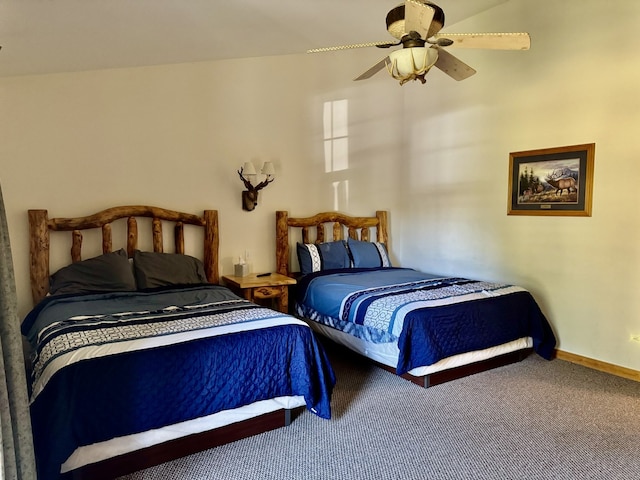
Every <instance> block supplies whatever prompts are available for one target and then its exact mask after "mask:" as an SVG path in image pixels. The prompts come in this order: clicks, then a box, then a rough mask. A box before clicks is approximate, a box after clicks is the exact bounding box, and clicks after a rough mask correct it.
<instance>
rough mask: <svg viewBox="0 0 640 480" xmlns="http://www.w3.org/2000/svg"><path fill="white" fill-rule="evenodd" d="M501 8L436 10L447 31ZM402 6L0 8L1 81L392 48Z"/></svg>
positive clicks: (134, 0) (468, 5)
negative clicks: (381, 45)
mask: <svg viewBox="0 0 640 480" xmlns="http://www.w3.org/2000/svg"><path fill="white" fill-rule="evenodd" d="M506 1H508V0H436V2H437V3H438V5H439V6H440V7H442V9H443V10H444V12H445V15H446V26H451V25H453V24H455V23H456V22H459V21H461V20H463V19H465V18H468V17H471V16H473V15H475V14H477V13H479V12H481V11H484V10H487V9H489V8H492V7H494V6H495V5H498V4H500V3H504V2H506ZM399 3H400V0H229V1H226V2H222V1H220V0H0V45H1V46H2V49H1V50H0V77H6V76H14V75H29V74H43V73H55V72H70V71H81V70H93V69H103V68H117V67H133V66H143V65H160V64H171V63H184V62H199V61H208V60H221V59H228V58H247V57H260V56H268V55H286V54H295V53H304V52H305V51H306V50H308V49H310V48H316V47H323V46H332V45H344V44H353V43H363V42H376V41H387V40H391V41H392V40H393V38H392V37H391V36H389V34H388V33H387V32H386V26H385V16H386V14H387V12H388V11H389V10H390V9H391V8H393V7H394V6H396V5H397V4H399ZM446 26H445V29H446ZM450 31H451V30H450Z"/></svg>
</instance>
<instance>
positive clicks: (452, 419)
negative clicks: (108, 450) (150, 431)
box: [122, 352, 640, 480]
mask: <svg viewBox="0 0 640 480" xmlns="http://www.w3.org/2000/svg"><path fill="white" fill-rule="evenodd" d="M331 358H332V364H333V367H334V369H335V372H336V376H337V379H338V383H337V385H336V389H335V391H334V394H333V399H332V408H333V418H332V419H331V420H322V419H320V418H318V417H316V416H315V415H313V414H311V413H309V412H307V411H305V412H304V413H302V414H301V415H300V416H299V417H298V418H296V419H295V421H294V422H293V423H292V424H291V425H290V426H289V427H286V428H282V429H278V430H275V431H272V432H267V433H264V434H261V435H258V436H255V437H251V438H248V439H244V440H241V441H238V442H234V443H232V444H229V445H224V446H222V447H218V448H214V449H211V450H208V451H205V452H202V453H199V454H195V455H191V456H189V457H185V458H182V459H179V460H176V461H174V462H169V463H167V464H164V465H160V466H158V467H154V468H150V469H147V470H143V471H141V472H137V473H134V474H132V475H128V476H125V477H122V479H123V480H125V479H126V480H142V479H145V480H147V479H148V480H151V479H154V480H157V479H176V480H178V479H179V480H183V479H184V480H187V479H189V480H200V479H234V480H235V479H243V480H244V479H246V480H268V479H279V480H282V479H305V480H307V479H309V480H312V479H318V480H320V479H322V480H325V479H353V480H358V479H362V480H365V479H366V480H368V479H398V480H409V479H421V480H422V479H429V480H436V479H474V480H476V479H525V478H526V479H571V480H575V479H603V480H612V479H625V480H626V479H636V478H640V383H637V382H633V381H631V380H625V379H621V378H618V377H614V376H610V375H607V374H604V373H600V372H597V371H594V370H590V369H587V368H584V367H580V366H577V365H573V364H571V363H568V362H564V361H561V360H554V361H551V362H547V361H545V360H542V359H540V358H539V357H538V356H536V355H535V354H534V355H531V356H530V357H528V358H527V359H525V360H524V361H522V362H520V363H517V364H514V365H509V366H506V367H502V368H498V369H495V370H492V371H489V372H484V373H480V374H477V375H474V376H471V377H466V378H463V379H460V380H456V381H454V382H449V383H446V384H443V385H438V386H435V387H432V388H429V389H422V388H420V387H418V386H416V385H413V384H412V383H410V382H408V381H406V380H403V379H401V378H398V377H396V376H394V375H392V374H390V373H388V372H385V371H383V370H380V369H378V368H376V367H373V366H369V365H367V364H363V363H362V362H359V361H358V360H357V359H356V358H352V357H350V356H347V357H344V358H343V357H342V356H340V357H339V356H337V355H336V352H331Z"/></svg>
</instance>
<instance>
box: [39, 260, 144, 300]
mask: <svg viewBox="0 0 640 480" xmlns="http://www.w3.org/2000/svg"><path fill="white" fill-rule="evenodd" d="M135 289H136V280H135V278H134V276H133V271H132V270H131V264H130V263H129V259H128V258H127V252H126V251H125V250H124V249H120V250H118V251H117V252H111V253H105V254H103V255H99V256H97V257H93V258H89V259H88V260H83V261H80V262H76V263H72V264H71V265H68V266H66V267H63V268H61V269H60V270H58V271H57V272H56V273H54V274H53V275H51V278H50V284H49V293H51V295H60V294H63V293H89V292H127V291H134V290H135Z"/></svg>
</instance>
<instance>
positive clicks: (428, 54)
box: [387, 47, 438, 85]
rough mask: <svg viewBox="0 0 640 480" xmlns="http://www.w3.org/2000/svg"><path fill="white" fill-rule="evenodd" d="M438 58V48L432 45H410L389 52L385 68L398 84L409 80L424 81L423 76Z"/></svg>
mask: <svg viewBox="0 0 640 480" xmlns="http://www.w3.org/2000/svg"><path fill="white" fill-rule="evenodd" d="M437 60H438V50H437V49H435V48H432V47H410V48H402V49H400V50H394V51H393V52H391V53H390V54H389V61H388V62H387V70H388V72H389V75H391V76H392V77H393V78H395V79H396V80H399V81H400V85H404V84H405V83H407V82H408V81H410V80H420V81H421V82H422V83H425V79H424V76H425V75H426V74H427V72H429V69H430V68H431V67H433V65H434V64H435V63H436V61H437Z"/></svg>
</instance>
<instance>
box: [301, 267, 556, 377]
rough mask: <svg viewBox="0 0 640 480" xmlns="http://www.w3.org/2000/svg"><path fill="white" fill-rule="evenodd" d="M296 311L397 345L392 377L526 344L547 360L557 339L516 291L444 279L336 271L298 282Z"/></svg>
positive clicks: (527, 297) (404, 272)
mask: <svg viewBox="0 0 640 480" xmlns="http://www.w3.org/2000/svg"><path fill="white" fill-rule="evenodd" d="M296 309H297V312H298V313H299V314H300V315H301V316H303V317H305V318H308V319H311V320H313V321H316V322H320V323H322V324H324V325H327V326H329V327H332V328H336V329H339V330H341V331H343V332H345V333H349V334H351V335H355V336H357V337H359V338H362V339H364V340H366V341H369V342H374V343H384V342H396V343H397V346H398V349H399V351H400V353H399V358H398V364H397V367H396V371H397V373H398V374H403V373H406V372H408V371H409V370H411V369H413V368H416V367H420V366H426V365H432V364H434V363H436V362H438V361H439V360H441V359H443V358H446V357H450V356H452V355H457V354H460V353H465V352H469V351H475V350H482V349H485V348H489V347H492V346H496V345H500V344H503V343H507V342H510V341H512V340H516V339H518V338H522V337H532V338H533V347H534V350H535V351H536V352H537V353H538V354H539V355H541V356H542V357H543V358H546V359H550V358H551V357H552V355H553V351H554V348H555V344H556V339H555V336H554V334H553V331H552V330H551V327H550V326H549V323H548V321H547V319H546V318H545V316H544V315H543V313H542V312H541V311H540V308H539V307H538V305H537V303H536V301H535V300H534V299H533V297H532V296H531V294H530V293H529V292H528V291H526V290H524V289H523V288H521V287H518V286H514V285H508V284H501V283H493V282H484V281H477V280H469V279H466V278H443V277H438V276H435V275H431V274H425V273H422V272H419V271H416V270H413V269H406V268H382V269H381V268H376V269H340V270H332V271H324V272H318V273H313V274H310V275H307V276H305V277H303V279H302V280H301V281H300V282H299V285H298V291H297V298H296Z"/></svg>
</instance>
